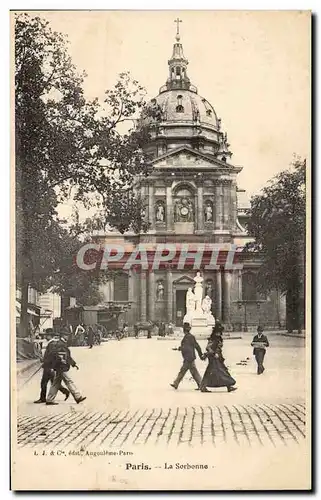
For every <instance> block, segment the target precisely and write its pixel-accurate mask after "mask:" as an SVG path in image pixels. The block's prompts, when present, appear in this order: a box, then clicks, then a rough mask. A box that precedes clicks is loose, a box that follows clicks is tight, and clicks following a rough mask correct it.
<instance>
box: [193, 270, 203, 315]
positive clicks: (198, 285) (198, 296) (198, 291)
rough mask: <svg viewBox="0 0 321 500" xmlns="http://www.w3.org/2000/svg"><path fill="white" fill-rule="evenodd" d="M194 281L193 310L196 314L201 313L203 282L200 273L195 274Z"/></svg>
mask: <svg viewBox="0 0 321 500" xmlns="http://www.w3.org/2000/svg"><path fill="white" fill-rule="evenodd" d="M194 281H195V289H194V295H195V309H196V312H198V313H201V314H202V313H203V311H202V299H203V285H202V283H203V281H204V279H203V278H202V276H201V273H200V272H199V271H198V272H197V273H196V276H195V278H194Z"/></svg>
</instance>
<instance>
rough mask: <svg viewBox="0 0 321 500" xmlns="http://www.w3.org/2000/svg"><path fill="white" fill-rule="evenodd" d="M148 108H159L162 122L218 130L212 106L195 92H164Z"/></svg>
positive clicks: (179, 90)
mask: <svg viewBox="0 0 321 500" xmlns="http://www.w3.org/2000/svg"><path fill="white" fill-rule="evenodd" d="M149 106H151V107H152V108H153V106H160V110H161V114H162V121H163V122H166V123H171V122H190V123H191V124H195V123H196V122H199V123H200V125H202V124H203V125H207V126H209V127H213V128H214V129H215V130H218V128H219V122H218V119H217V115H216V113H215V110H214V108H213V106H212V105H211V104H210V103H209V102H208V101H207V100H206V99H205V98H203V97H201V96H199V95H198V94H197V93H196V92H195V91H192V90H185V89H177V90H174V89H171V90H167V89H166V90H164V91H163V92H161V93H160V94H159V95H158V96H157V97H155V98H154V99H152V100H151V102H150V104H149Z"/></svg>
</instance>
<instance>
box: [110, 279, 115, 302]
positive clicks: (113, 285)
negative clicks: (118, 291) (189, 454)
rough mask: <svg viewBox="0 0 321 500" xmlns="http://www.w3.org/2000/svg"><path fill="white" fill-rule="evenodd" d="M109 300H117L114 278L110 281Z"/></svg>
mask: <svg viewBox="0 0 321 500" xmlns="http://www.w3.org/2000/svg"><path fill="white" fill-rule="evenodd" d="M109 286H110V288H109V300H111V301H112V300H115V281H114V280H113V279H112V280H110V282H109Z"/></svg>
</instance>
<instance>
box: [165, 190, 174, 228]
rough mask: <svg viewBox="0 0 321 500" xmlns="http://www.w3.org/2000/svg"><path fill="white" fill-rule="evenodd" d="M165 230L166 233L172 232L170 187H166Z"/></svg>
mask: <svg viewBox="0 0 321 500" xmlns="http://www.w3.org/2000/svg"><path fill="white" fill-rule="evenodd" d="M166 229H167V231H173V197H172V185H167V186H166Z"/></svg>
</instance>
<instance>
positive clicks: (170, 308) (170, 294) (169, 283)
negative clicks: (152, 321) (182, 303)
mask: <svg viewBox="0 0 321 500" xmlns="http://www.w3.org/2000/svg"><path fill="white" fill-rule="evenodd" d="M166 280H167V286H166V293H167V320H168V322H170V321H171V322H172V321H173V301H174V298H173V273H172V271H171V270H170V269H168V270H167V272H166Z"/></svg>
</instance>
